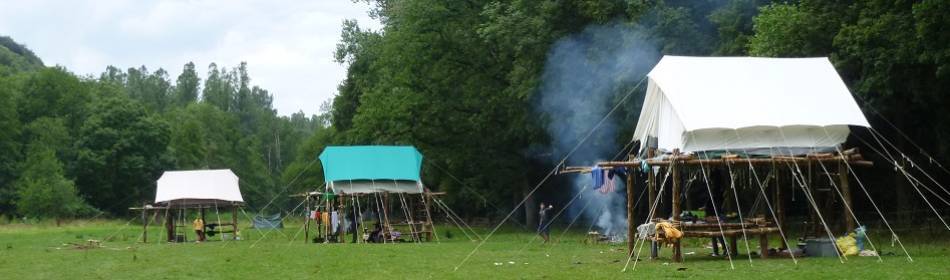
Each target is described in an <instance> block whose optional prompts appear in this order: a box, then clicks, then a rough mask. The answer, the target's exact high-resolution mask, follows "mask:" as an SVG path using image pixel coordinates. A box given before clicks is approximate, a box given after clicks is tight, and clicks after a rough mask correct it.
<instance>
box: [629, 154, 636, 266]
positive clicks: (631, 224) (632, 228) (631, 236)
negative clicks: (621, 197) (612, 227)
mask: <svg viewBox="0 0 950 280" xmlns="http://www.w3.org/2000/svg"><path fill="white" fill-rule="evenodd" d="M634 174H636V172H632V171H631V172H627V253H628V254H630V255H633V249H634V248H633V243H634V241H635V240H636V239H634V233H635V232H636V227H637V226H636V223H635V222H634V219H635V217H634V216H633V176H634Z"/></svg>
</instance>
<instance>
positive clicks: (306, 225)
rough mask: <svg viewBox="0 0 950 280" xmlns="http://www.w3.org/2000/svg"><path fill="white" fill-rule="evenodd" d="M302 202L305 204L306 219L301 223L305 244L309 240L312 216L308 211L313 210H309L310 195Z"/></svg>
mask: <svg viewBox="0 0 950 280" xmlns="http://www.w3.org/2000/svg"><path fill="white" fill-rule="evenodd" d="M304 203H306V204H307V220H306V221H305V222H304V224H303V232H304V233H303V243H304V244H306V243H309V242H310V220H312V219H313V217H312V216H311V215H310V211H313V210H310V196H309V195H308V196H306V197H305V198H304Z"/></svg>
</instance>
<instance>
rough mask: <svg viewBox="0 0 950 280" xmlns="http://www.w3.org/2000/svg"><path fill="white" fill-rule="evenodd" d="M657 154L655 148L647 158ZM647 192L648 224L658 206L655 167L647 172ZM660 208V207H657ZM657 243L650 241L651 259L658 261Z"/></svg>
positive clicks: (648, 151) (649, 150) (650, 150)
mask: <svg viewBox="0 0 950 280" xmlns="http://www.w3.org/2000/svg"><path fill="white" fill-rule="evenodd" d="M655 154H656V150H654V149H653V148H649V149H647V158H653V157H654V155H655ZM647 190H648V203H649V204H647V214H648V215H649V217H647V221H648V222H652V221H653V218H654V217H655V216H656V210H655V209H654V206H655V205H656V174H655V173H653V166H650V169H649V170H647ZM657 208H658V207H657ZM658 251H659V250H658V248H657V245H656V241H650V259H651V260H652V259H656V258H657V256H658V255H659V252H658Z"/></svg>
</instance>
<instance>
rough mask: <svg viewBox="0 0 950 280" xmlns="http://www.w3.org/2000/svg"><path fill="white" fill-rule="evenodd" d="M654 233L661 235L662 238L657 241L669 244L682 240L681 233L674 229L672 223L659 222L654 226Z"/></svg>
mask: <svg viewBox="0 0 950 280" xmlns="http://www.w3.org/2000/svg"><path fill="white" fill-rule="evenodd" d="M656 233H657V235H659V234H660V233H663V238H662V239H660V240H657V241H660V242H664V243H670V244H672V243H673V242H676V240H679V239H680V238H683V232H682V231H680V230H678V229H676V227H674V226H673V224H672V223H668V222H660V223H657V224H656Z"/></svg>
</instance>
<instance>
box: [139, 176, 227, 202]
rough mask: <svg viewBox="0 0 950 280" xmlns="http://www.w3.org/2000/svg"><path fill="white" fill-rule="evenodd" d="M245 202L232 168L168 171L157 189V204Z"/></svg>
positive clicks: (160, 179)
mask: <svg viewBox="0 0 950 280" xmlns="http://www.w3.org/2000/svg"><path fill="white" fill-rule="evenodd" d="M243 202H244V198H243V197H242V196H241V188H240V185H239V184H238V177H237V175H234V172H231V170H230V169H217V170H187V171H165V173H164V174H162V177H160V178H159V179H158V188H157V189H156V191H155V203H169V204H172V205H173V206H179V205H193V204H209V203H243Z"/></svg>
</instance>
